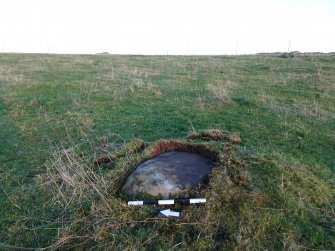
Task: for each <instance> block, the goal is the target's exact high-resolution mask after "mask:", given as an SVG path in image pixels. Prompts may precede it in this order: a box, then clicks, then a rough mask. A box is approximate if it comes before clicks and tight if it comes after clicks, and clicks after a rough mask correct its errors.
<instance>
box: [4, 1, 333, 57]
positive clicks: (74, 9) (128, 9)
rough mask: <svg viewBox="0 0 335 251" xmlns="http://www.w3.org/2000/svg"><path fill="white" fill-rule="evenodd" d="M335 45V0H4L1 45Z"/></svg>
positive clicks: (238, 50)
mask: <svg viewBox="0 0 335 251" xmlns="http://www.w3.org/2000/svg"><path fill="white" fill-rule="evenodd" d="M295 50H298V51H301V52H315V51H319V52H331V51H335V0H314V1H312V0H267V1H266V0H255V1H253V0H249V1H248V0H230V1H225V0H221V1H219V0H0V52H26V53H35V52H36V53H71V54H77V53H81V54H94V53H100V52H109V53H111V54H144V55H150V54H151V55H155V54H163V55H166V54H169V55H172V54H180V55H194V54H203V55H208V54H219V55H222V54H232V55H235V54H239V55H240V54H252V53H260V52H279V51H280V52H286V51H295Z"/></svg>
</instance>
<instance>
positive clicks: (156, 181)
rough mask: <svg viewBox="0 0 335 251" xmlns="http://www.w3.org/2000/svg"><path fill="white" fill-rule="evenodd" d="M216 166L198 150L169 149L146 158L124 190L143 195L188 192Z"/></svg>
mask: <svg viewBox="0 0 335 251" xmlns="http://www.w3.org/2000/svg"><path fill="white" fill-rule="evenodd" d="M212 168H213V163H212V162H211V160H210V159H208V158H206V157H204V156H202V155H199V154H195V153H188V152H165V153H162V154H159V155H158V156H156V157H154V158H152V159H150V160H147V161H145V162H144V163H142V164H141V165H140V166H138V167H137V169H136V170H135V171H134V172H133V173H132V174H131V175H130V176H129V177H128V179H127V181H126V183H125V185H124V187H123V188H122V190H123V193H124V194H126V195H128V196H133V197H139V196H141V195H143V194H148V195H152V196H162V197H169V196H178V195H186V194H187V193H188V192H189V191H190V190H192V189H196V188H197V187H198V186H199V185H200V184H201V182H202V180H203V179H204V178H205V177H206V176H207V175H208V174H209V172H210V171H211V170H212Z"/></svg>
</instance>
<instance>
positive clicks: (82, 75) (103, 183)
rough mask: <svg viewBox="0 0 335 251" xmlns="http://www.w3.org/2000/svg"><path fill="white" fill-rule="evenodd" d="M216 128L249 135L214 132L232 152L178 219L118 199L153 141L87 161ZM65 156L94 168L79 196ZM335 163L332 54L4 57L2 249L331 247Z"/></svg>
mask: <svg viewBox="0 0 335 251" xmlns="http://www.w3.org/2000/svg"><path fill="white" fill-rule="evenodd" d="M211 128H216V129H220V130H223V131H230V132H240V134H241V139H242V143H241V144H240V145H238V146H235V147H234V148H235V150H234V151H233V152H232V153H230V154H228V155H227V149H228V148H229V144H228V145H227V143H224V142H206V144H209V145H211V147H213V148H215V149H218V151H219V152H221V153H222V154H223V155H225V157H224V158H223V162H222V166H221V167H220V168H217V169H216V170H215V171H214V172H213V174H212V179H211V182H210V186H209V187H208V188H207V189H206V190H204V191H202V192H201V194H200V195H202V196H206V197H207V198H208V199H209V201H210V203H209V204H208V205H206V206H204V207H188V208H183V209H182V215H183V217H182V219H181V220H180V221H165V220H159V219H156V218H155V217H156V216H157V210H158V209H159V208H152V207H148V208H141V209H138V208H136V209H131V208H127V207H126V206H124V205H123V203H124V201H123V200H122V199H119V198H118V197H119V195H118V193H117V191H116V190H117V189H119V186H120V183H122V181H123V178H124V175H125V174H127V173H129V172H131V170H133V168H134V167H135V166H136V164H137V163H140V162H141V160H142V159H143V156H144V155H145V152H144V153H134V154H129V155H127V156H126V157H124V158H120V159H119V160H118V161H116V163H114V164H110V165H105V166H102V167H101V168H99V169H94V170H92V166H91V165H90V163H92V162H93V159H94V158H95V157H96V156H101V155H103V154H105V153H106V152H107V153H110V154H113V153H114V152H116V151H119V150H118V149H119V147H120V146H122V145H123V144H124V143H126V142H130V141H132V140H133V139H135V138H141V139H143V140H144V141H145V142H146V146H147V149H150V147H152V146H153V144H154V143H155V142H156V141H158V140H160V139H178V140H182V141H183V140H184V139H185V137H186V135H187V134H188V133H190V132H192V131H194V130H195V131H200V130H206V129H211ZM198 143H204V142H203V141H199V142H198ZM64 149H65V150H64ZM69 149H70V150H69ZM64 156H65V157H66V156H67V157H68V161H66V159H65V160H64ZM60 160H61V161H60ZM69 160H71V163H70V164H69ZM61 165H63V166H66V167H69V168H72V167H76V168H79V169H78V170H82V169H81V168H84V169H85V170H90V172H88V173H85V175H89V176H87V177H90V178H87V177H86V176H82V177H81V178H80V179H79V178H78V180H77V182H79V183H78V188H77V189H78V191H79V190H80V191H82V192H83V194H82V195H81V196H79V197H78V196H77V195H78V194H77V192H73V187H72V188H71V187H67V188H66V189H65V188H64V187H63V188H59V187H57V186H59V185H60V184H61V183H57V179H56V178H55V177H56V176H57V175H59V173H57V170H58V171H59V168H60V167H61ZM76 170H77V169H76ZM227 173H228V174H227ZM334 173H335V57H331V56H319V57H317V56H308V57H304V58H293V59H284V58H275V57H261V56H239V57H196V56H190V57H181V56H180V57H173V56H155V57H154V56H151V57H149V56H148V57H147V56H96V55H92V56H89V55H71V56H70V55H35V54H30V55H29V54H1V55H0V188H1V189H0V248H4V249H9V250H10V249H13V248H14V247H25V248H42V247H49V248H50V249H52V248H55V247H64V248H75V247H77V248H78V249H80V248H82V249H87V248H89V247H94V248H97V249H104V248H108V249H111V250H115V249H118V250H123V249H125V248H128V249H135V248H139V249H148V250H157V249H163V250H167V249H170V248H172V247H174V246H175V247H176V248H181V249H203V250H208V249H222V248H223V249H227V250H231V249H233V248H236V249H253V250H260V249H268V250H282V249H295V250H297V249H298V250H299V249H301V250H304V249H307V250H308V249H311V250H314V249H335V241H334V240H335V228H334V226H335V221H334V219H335V212H334V210H335V209H334V206H335V179H334ZM83 175H84V174H83ZM57 177H58V176H57ZM83 177H86V178H85V179H84V178H83ZM122 177H123V178H122ZM236 177H242V178H243V180H246V183H245V184H244V183H243V184H240V183H239V182H235V181H234V179H235V178H236ZM87 179H88V180H89V182H87ZM53 181H55V182H53ZM93 183H94V184H96V185H97V187H98V188H99V189H101V191H103V196H97V194H96V191H95V192H94V191H92V187H93V186H92V184H93ZM57 189H59V190H57ZM62 189H65V190H62ZM71 189H72V190H71ZM99 191H100V190H99ZM61 193H63V195H64V196H65V197H64V198H60V197H57V196H61ZM71 194H72V195H73V194H74V195H75V197H74V199H73V200H71V201H69V200H68V199H69V197H68V196H70V195H71ZM76 196H77V197H76ZM66 201H67V202H68V204H66V206H64V205H65V204H64V203H65V202H66ZM104 201H105V202H106V203H105V202H104ZM106 204H107V205H108V206H107V205H106ZM97 212H98V213H97ZM99 217H100V218H99ZM83 226H85V227H83ZM62 238H63V239H62ZM62 240H63V241H64V240H66V241H64V242H62Z"/></svg>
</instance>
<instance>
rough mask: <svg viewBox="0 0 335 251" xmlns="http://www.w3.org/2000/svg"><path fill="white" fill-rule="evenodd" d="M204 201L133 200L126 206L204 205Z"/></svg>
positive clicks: (202, 199)
mask: <svg viewBox="0 0 335 251" xmlns="http://www.w3.org/2000/svg"><path fill="white" fill-rule="evenodd" d="M204 203H206V199H204V198H195V199H171V200H133V201H128V206H143V205H176V204H180V205H190V204H204Z"/></svg>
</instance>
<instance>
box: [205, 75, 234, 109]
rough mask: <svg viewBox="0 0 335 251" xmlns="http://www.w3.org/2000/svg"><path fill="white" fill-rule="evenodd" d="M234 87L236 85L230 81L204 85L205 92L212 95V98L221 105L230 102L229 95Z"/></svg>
mask: <svg viewBox="0 0 335 251" xmlns="http://www.w3.org/2000/svg"><path fill="white" fill-rule="evenodd" d="M236 86H237V85H236V83H235V82H234V81H232V80H218V81H215V82H212V83H207V84H206V88H207V90H208V91H209V92H210V93H211V94H212V95H213V97H215V98H216V99H218V100H219V101H220V102H222V103H223V104H224V103H228V102H229V101H230V95H231V93H232V91H233V90H234V89H235V88H236Z"/></svg>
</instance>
